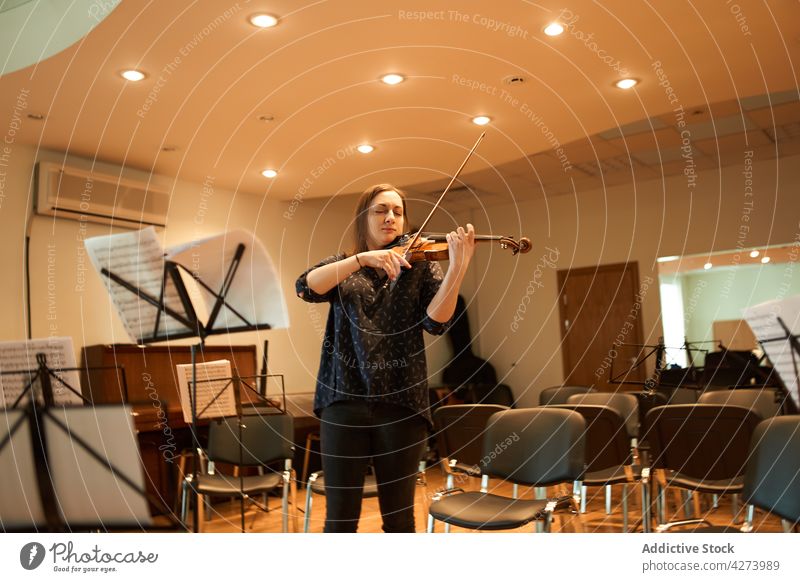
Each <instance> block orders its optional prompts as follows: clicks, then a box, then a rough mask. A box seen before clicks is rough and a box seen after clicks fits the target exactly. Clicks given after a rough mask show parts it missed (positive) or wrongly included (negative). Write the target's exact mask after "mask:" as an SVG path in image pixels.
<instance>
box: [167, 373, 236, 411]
mask: <svg viewBox="0 0 800 582" xmlns="http://www.w3.org/2000/svg"><path fill="white" fill-rule="evenodd" d="M175 368H176V369H177V371H178V388H179V394H180V397H181V410H182V411H183V420H184V421H185V422H186V423H187V424H188V423H190V422H192V400H191V387H192V386H191V381H192V365H191V364H178V365H177V366H175ZM230 377H231V362H230V360H215V361H213V362H205V363H202V364H201V363H198V364H197V406H196V407H195V411H196V414H197V418H219V417H221V416H236V397H235V396H234V393H233V382H232V381H231V380H230ZM218 378H222V379H219V380H218ZM215 397H216V400H214V398H215ZM212 400H213V402H212Z"/></svg>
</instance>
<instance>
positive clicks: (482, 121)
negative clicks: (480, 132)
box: [472, 115, 492, 125]
mask: <svg viewBox="0 0 800 582" xmlns="http://www.w3.org/2000/svg"><path fill="white" fill-rule="evenodd" d="M491 120H492V118H491V117H487V116H486V115H479V116H478V117H473V118H472V123H474V124H475V125H487V124H488V123H489V122H490V121H491Z"/></svg>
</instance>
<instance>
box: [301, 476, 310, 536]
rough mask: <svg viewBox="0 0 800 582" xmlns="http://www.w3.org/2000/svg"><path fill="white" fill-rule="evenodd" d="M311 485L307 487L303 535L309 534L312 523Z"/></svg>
mask: <svg viewBox="0 0 800 582" xmlns="http://www.w3.org/2000/svg"><path fill="white" fill-rule="evenodd" d="M311 503H312V500H311V484H310V483H309V484H308V485H307V486H306V512H305V515H304V516H303V533H308V526H309V524H310V522H311Z"/></svg>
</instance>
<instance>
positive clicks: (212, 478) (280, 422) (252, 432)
mask: <svg viewBox="0 0 800 582" xmlns="http://www.w3.org/2000/svg"><path fill="white" fill-rule="evenodd" d="M202 455H203V456H204V457H206V458H207V468H206V470H204V471H202V472H200V473H199V474H198V475H197V476H195V475H189V476H187V477H186V479H185V480H184V487H183V499H182V508H181V517H182V519H183V521H184V523H185V522H186V514H187V508H188V503H187V501H188V493H189V491H190V490H191V489H193V490H194V492H195V493H196V494H197V497H198V500H197V507H198V508H201V509H202V507H203V506H204V503H203V501H202V497H203V496H219V497H238V498H239V500H240V511H241V529H242V531H244V530H245V524H244V503H245V501H250V502H251V503H255V501H254V500H253V499H252V496H253V495H257V494H262V493H264V494H266V493H269V492H271V491H273V490H275V489H278V488H281V489H282V499H281V502H282V531H283V532H284V533H285V532H288V531H289V495H290V490H291V493H292V496H293V499H292V504H293V505H295V512H294V514H293V527H294V529H295V531H297V525H298V524H297V515H296V504H295V499H294V496H295V491H294V487H293V484H294V481H295V479H294V478H293V475H294V471H293V470H292V458H293V457H294V422H293V418H292V416H290V415H288V414H277V413H276V414H264V415H250V416H241V417H231V418H224V419H221V420H216V421H213V422H211V423H210V425H209V432H208V447H207V448H206V449H205V450H204V451H202ZM217 463H227V464H230V465H234V466H237V467H239V471H242V469H243V468H245V467H254V468H258V469H259V474H257V475H238V476H234V475H226V474H223V473H220V472H219V471H218V470H217V467H216V464H217ZM276 464H282V467H278V468H276V467H275V466H274V465H276ZM262 509H265V508H263V507H262ZM200 517H202V515H201V516H200ZM198 521H199V523H200V524H201V527H202V523H203V519H199V520H198Z"/></svg>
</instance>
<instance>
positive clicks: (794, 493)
mask: <svg viewBox="0 0 800 582" xmlns="http://www.w3.org/2000/svg"><path fill="white" fill-rule="evenodd" d="M742 495H743V497H744V501H745V503H747V504H749V505H750V506H751V507H752V506H755V507H758V508H760V509H763V510H764V511H768V512H770V513H772V514H773V515H777V516H778V517H780V518H781V520H782V522H783V528H784V531H787V532H789V531H793V530H796V529H797V527H798V524H800V415H792V416H781V417H775V418H769V419H766V420H763V421H761V423H759V425H758V426H757V427H756V430H755V432H754V433H753V438H752V440H751V444H750V456H749V459H748V461H747V471H746V472H745V476H744V491H743V492H742ZM753 521H754V512H753V511H752V509H749V510H748V513H747V520H746V522H745V526H744V527H743V528H742V531H752V529H753Z"/></svg>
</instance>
